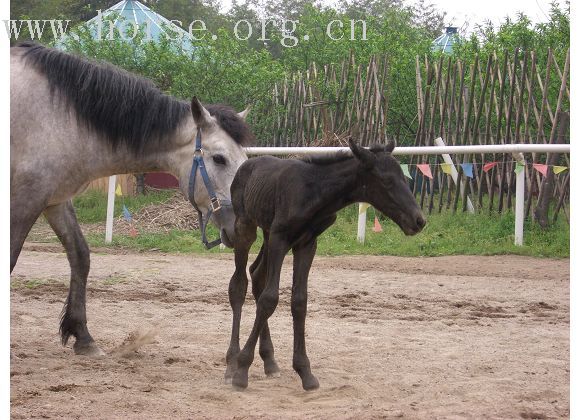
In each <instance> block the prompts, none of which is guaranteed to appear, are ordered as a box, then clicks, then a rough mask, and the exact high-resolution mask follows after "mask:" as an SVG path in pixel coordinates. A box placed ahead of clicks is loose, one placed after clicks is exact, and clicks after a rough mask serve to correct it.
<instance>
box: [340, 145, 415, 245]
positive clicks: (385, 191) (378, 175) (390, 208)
mask: <svg viewBox="0 0 580 420" xmlns="http://www.w3.org/2000/svg"><path fill="white" fill-rule="evenodd" d="M349 146H350V149H351V150H352V153H353V154H354V156H355V158H356V159H358V160H359V161H360V177H361V178H360V179H361V182H362V187H363V190H364V192H363V197H364V199H365V201H367V202H368V203H370V204H371V205H372V206H373V207H374V208H376V209H377V210H379V211H380V212H381V213H383V214H385V215H386V216H388V217H389V218H390V219H392V220H393V221H394V222H395V223H396V224H397V225H399V227H400V228H401V230H402V231H403V232H405V234H406V235H415V234H417V233H419V232H420V231H421V230H422V229H423V227H424V226H425V223H426V222H425V218H424V217H423V214H422V213H421V209H420V208H419V206H418V205H417V202H416V201H415V197H413V194H412V193H411V190H410V189H409V185H408V184H407V180H406V179H405V175H404V174H403V171H402V169H401V167H400V165H399V162H398V161H397V160H396V159H395V158H394V157H393V156H392V154H391V152H392V151H393V149H394V148H395V143H394V142H393V141H391V142H389V144H388V145H387V146H372V147H371V148H370V149H365V148H363V147H360V146H358V145H356V144H355V143H354V142H353V141H352V140H349Z"/></svg>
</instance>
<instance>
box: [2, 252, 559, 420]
mask: <svg viewBox="0 0 580 420" xmlns="http://www.w3.org/2000/svg"><path fill="white" fill-rule="evenodd" d="M290 260H291V257H288V258H287V260H286V263H285V266H284V270H283V273H282V281H281V298H280V304H279V306H278V309H277V311H276V313H275V314H274V316H273V318H272V320H271V322H270V328H271V331H272V337H273V341H274V346H275V348H276V358H277V360H278V364H279V366H280V368H281V375H280V376H279V377H277V378H269V377H266V376H265V375H264V373H263V365H262V361H261V359H260V358H259V356H258V355H257V354H256V359H255V361H254V365H253V366H252V368H251V369H250V383H249V387H248V389H247V390H246V391H244V392H239V391H234V390H233V389H232V388H231V386H229V385H226V384H224V381H223V374H224V371H225V361H224V359H225V357H224V356H225V352H226V349H227V345H228V342H229V334H230V325H231V313H230V307H229V303H228V297H227V286H228V281H229V278H230V276H231V274H232V273H233V261H232V256H231V255H222V256H219V255H218V256H200V255H183V256H180V255H164V254H160V253H123V254H119V253H114V254H113V253H106V252H99V250H97V252H93V254H92V264H91V275H90V279H89V286H88V319H89V328H90V331H91V333H92V335H93V337H95V339H96V340H97V343H98V344H99V345H100V346H101V347H102V348H103V349H104V350H105V351H106V352H107V353H108V355H107V356H106V357H104V358H100V359H91V358H87V357H84V356H75V355H74V354H73V351H72V349H71V344H72V343H69V346H68V347H66V348H65V347H62V346H61V345H60V341H59V336H58V322H59V315H60V312H61V309H62V306H63V302H64V299H65V297H66V294H67V288H68V285H67V284H68V276H69V268H68V264H67V261H66V257H65V255H64V254H63V253H62V252H61V250H60V248H58V247H55V248H54V249H38V248H34V247H32V248H31V247H30V246H28V247H27V248H26V249H25V250H24V251H23V253H22V255H21V256H20V260H19V262H18V264H17V266H16V268H15V270H14V272H13V274H12V276H11V302H10V303H11V308H10V310H11V325H10V328H11V367H10V368H11V413H12V417H13V418H15V419H17V418H39V417H40V418H60V417H62V418H100V419H112V418H123V419H125V418H129V419H143V418H152V419H153V418H155V419H158V418H159V419H161V418H173V419H181V418H191V419H198V418H236V419H244V418H300V419H303V418H353V419H355V418H356V419H360V418H466V417H467V418H526V419H532V418H539V419H546V418H560V417H568V415H569V385H568V384H569V375H570V374H569V366H570V365H569V327H570V324H569V281H570V276H569V260H547V259H534V258H525V257H515V256H497V257H469V256H466V257H463V256H462V257H441V258H396V257H366V256H365V257H340V258H326V257H317V258H316V259H315V262H314V265H313V268H312V273H311V281H310V288H309V299H310V300H309V313H308V317H307V338H306V339H307V347H308V351H309V356H310V360H311V363H312V368H313V372H314V373H315V374H316V375H317V377H318V379H319V380H320V384H321V387H320V389H319V390H317V391H313V392H306V391H303V390H302V387H301V383H300V380H299V378H298V376H297V375H296V374H295V373H294V372H293V370H292V367H291V365H292V320H291V315H290V308H289V300H290V290H291V289H290V287H291V264H289V263H290ZM254 310H255V306H254V304H253V301H252V298H251V294H250V291H248V298H247V301H246V306H245V311H244V316H243V320H242V322H243V325H242V341H245V339H246V338H247V335H248V333H249V330H250V326H251V322H253V317H254ZM132 345H134V348H136V349H137V350H136V351H124V352H123V351H119V349H124V350H127V349H129V350H130V347H131V346H132Z"/></svg>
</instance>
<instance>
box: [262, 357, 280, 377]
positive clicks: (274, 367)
mask: <svg viewBox="0 0 580 420" xmlns="http://www.w3.org/2000/svg"><path fill="white" fill-rule="evenodd" d="M264 373H265V374H266V376H267V377H268V378H279V377H280V368H279V367H278V364H277V363H276V362H275V361H274V360H272V361H268V362H264Z"/></svg>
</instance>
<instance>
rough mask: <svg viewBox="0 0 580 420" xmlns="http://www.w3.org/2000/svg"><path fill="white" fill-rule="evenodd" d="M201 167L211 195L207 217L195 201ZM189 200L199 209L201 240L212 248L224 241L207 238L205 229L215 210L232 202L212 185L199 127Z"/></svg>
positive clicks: (202, 176) (205, 183)
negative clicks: (196, 180) (197, 176)
mask: <svg viewBox="0 0 580 420" xmlns="http://www.w3.org/2000/svg"><path fill="white" fill-rule="evenodd" d="M198 168H199V173H200V174H201V179H203V183H204V185H205V189H206V190H207V194H208V195H209V199H210V206H209V210H208V212H207V214H206V217H205V218H204V217H203V213H202V212H201V210H200V209H199V207H198V206H197V204H196V203H195V199H194V193H195V192H194V191H195V178H196V175H197V170H198ZM188 192H189V202H190V203H191V205H192V206H193V207H194V208H195V210H196V211H197V218H198V220H199V228H200V230H201V241H202V242H203V244H204V245H205V247H206V249H211V248H213V247H214V246H216V245H219V244H221V243H222V240H221V238H218V239H216V240H214V241H212V242H209V241H208V240H207V237H206V235H205V230H206V228H207V225H208V223H209V220H210V218H211V216H212V214H213V213H214V212H216V213H217V212H218V211H220V210H221V209H222V207H224V206H227V207H230V206H231V205H232V202H231V201H230V200H224V199H222V200H220V199H219V198H218V197H217V195H216V193H215V191H214V189H213V186H212V185H211V181H210V179H209V175H208V174H207V170H206V168H205V163H204V161H203V149H202V148H201V128H198V129H197V134H196V136H195V151H194V152H193V164H192V165H191V173H190V175H189V191H188Z"/></svg>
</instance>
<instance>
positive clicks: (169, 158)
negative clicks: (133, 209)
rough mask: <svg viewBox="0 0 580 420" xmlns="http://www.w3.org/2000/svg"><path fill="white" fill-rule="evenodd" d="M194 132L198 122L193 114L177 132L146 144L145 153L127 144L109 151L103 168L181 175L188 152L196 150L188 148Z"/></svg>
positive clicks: (118, 170) (105, 169)
mask: <svg viewBox="0 0 580 420" xmlns="http://www.w3.org/2000/svg"><path fill="white" fill-rule="evenodd" d="M191 133H195V125H194V124H193V119H191V118H189V119H187V120H186V121H185V122H184V123H183V124H181V125H180V126H179V127H178V128H177V129H176V130H175V131H174V132H172V133H168V134H166V135H164V136H163V137H162V138H161V139H159V141H151V142H149V144H146V145H145V147H144V148H143V151H142V153H139V154H136V153H134V152H131V151H129V150H127V149H125V148H123V149H120V148H119V149H117V150H114V151H108V153H105V154H104V155H103V156H104V158H103V161H102V170H104V171H106V172H109V173H111V174H113V173H144V172H169V173H171V174H173V175H175V176H176V177H180V176H181V172H182V171H183V168H182V167H181V166H183V162H184V160H187V159H186V158H185V157H186V155H187V156H191V155H192V152H193V150H188V147H189V145H191V141H192V137H191V136H192V134H191ZM189 148H190V147H189Z"/></svg>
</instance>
